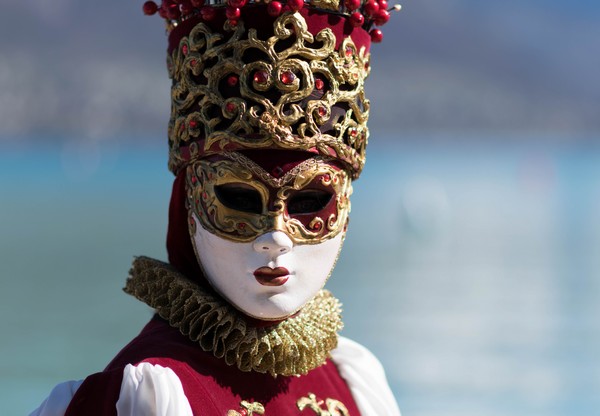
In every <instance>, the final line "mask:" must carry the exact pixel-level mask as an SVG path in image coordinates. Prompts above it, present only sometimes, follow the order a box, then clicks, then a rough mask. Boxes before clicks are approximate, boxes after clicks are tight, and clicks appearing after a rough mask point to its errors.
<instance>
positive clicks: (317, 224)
mask: <svg viewBox="0 0 600 416" xmlns="http://www.w3.org/2000/svg"><path fill="white" fill-rule="evenodd" d="M321 227H322V226H321V223H320V222H317V223H316V224H315V225H314V226H313V230H317V231H319V230H320V229H321ZM321 401H322V400H321ZM317 404H319V405H321V403H317Z"/></svg>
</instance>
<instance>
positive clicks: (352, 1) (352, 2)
mask: <svg viewBox="0 0 600 416" xmlns="http://www.w3.org/2000/svg"><path fill="white" fill-rule="evenodd" d="M344 3H345V4H346V8H347V9H348V10H350V11H352V10H356V9H358V8H359V7H360V0H346V1H345V2H344Z"/></svg>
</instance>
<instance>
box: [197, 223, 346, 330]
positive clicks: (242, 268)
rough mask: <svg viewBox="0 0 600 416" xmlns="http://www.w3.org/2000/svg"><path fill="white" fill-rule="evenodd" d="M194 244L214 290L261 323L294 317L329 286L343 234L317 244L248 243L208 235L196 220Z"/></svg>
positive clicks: (267, 239)
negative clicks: (327, 283)
mask: <svg viewBox="0 0 600 416" xmlns="http://www.w3.org/2000/svg"><path fill="white" fill-rule="evenodd" d="M192 218H193V220H194V221H195V227H192V228H191V231H192V241H193V243H194V249H195V252H196V256H197V258H198V262H199V263H200V265H201V267H202V269H203V271H204V273H205V276H206V278H207V280H208V281H209V283H210V284H211V286H212V287H213V288H214V289H215V290H216V291H217V292H218V293H219V294H220V295H221V296H222V297H223V298H225V299H226V300H227V301H228V302H229V303H231V304H232V305H233V306H234V307H235V308H236V309H238V310H240V311H241V312H243V313H244V314H246V315H248V316H250V317H253V318H257V319H260V320H266V321H273V320H282V319H285V318H287V317H289V316H291V315H294V314H295V313H296V312H298V311H299V310H300V309H302V307H303V306H304V305H305V304H306V303H307V302H309V301H310V300H311V299H312V298H313V297H314V296H315V295H316V294H317V293H318V292H319V291H320V290H321V289H322V288H323V286H324V285H325V283H326V282H327V279H328V278H329V276H330V275H331V272H332V271H333V268H334V266H335V263H336V261H337V258H338V256H339V253H340V250H341V247H342V244H343V241H344V236H345V233H344V232H340V233H339V234H338V235H337V236H335V237H334V238H331V239H329V240H326V241H324V242H321V243H318V244H295V243H293V241H292V240H291V239H290V237H289V236H288V235H287V234H286V233H284V232H282V231H270V232H267V233H264V234H262V235H260V236H258V237H257V238H256V239H254V240H253V241H250V242H236V241H231V240H228V239H225V238H222V237H220V236H217V235H215V234H212V233H211V232H209V231H207V230H205V229H204V228H203V227H202V225H201V223H200V221H198V219H197V218H196V216H195V214H192Z"/></svg>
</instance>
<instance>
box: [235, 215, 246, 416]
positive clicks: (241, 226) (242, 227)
mask: <svg viewBox="0 0 600 416" xmlns="http://www.w3.org/2000/svg"><path fill="white" fill-rule="evenodd" d="M237 226H238V228H239V229H240V230H243V229H244V228H246V223H245V222H240V223H239V224H238V225H237ZM242 411H243V410H242ZM242 414H243V413H242Z"/></svg>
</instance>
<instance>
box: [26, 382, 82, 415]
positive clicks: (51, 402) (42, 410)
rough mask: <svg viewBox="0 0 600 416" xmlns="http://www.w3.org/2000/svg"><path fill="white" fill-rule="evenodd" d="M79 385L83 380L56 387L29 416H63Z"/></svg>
mask: <svg viewBox="0 0 600 416" xmlns="http://www.w3.org/2000/svg"><path fill="white" fill-rule="evenodd" d="M81 383H83V380H79V381H74V380H71V381H65V382H64V383H60V384H58V385H56V387H54V388H53V389H52V391H51V392H50V395H49V396H48V398H47V399H46V400H44V402H43V403H42V404H41V405H40V407H38V408H37V409H35V410H34V411H33V412H32V413H30V414H29V416H63V415H64V414H65V412H66V411H67V407H69V403H71V399H72V398H73V396H74V395H75V392H76V391H77V389H78V388H79V386H81Z"/></svg>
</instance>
